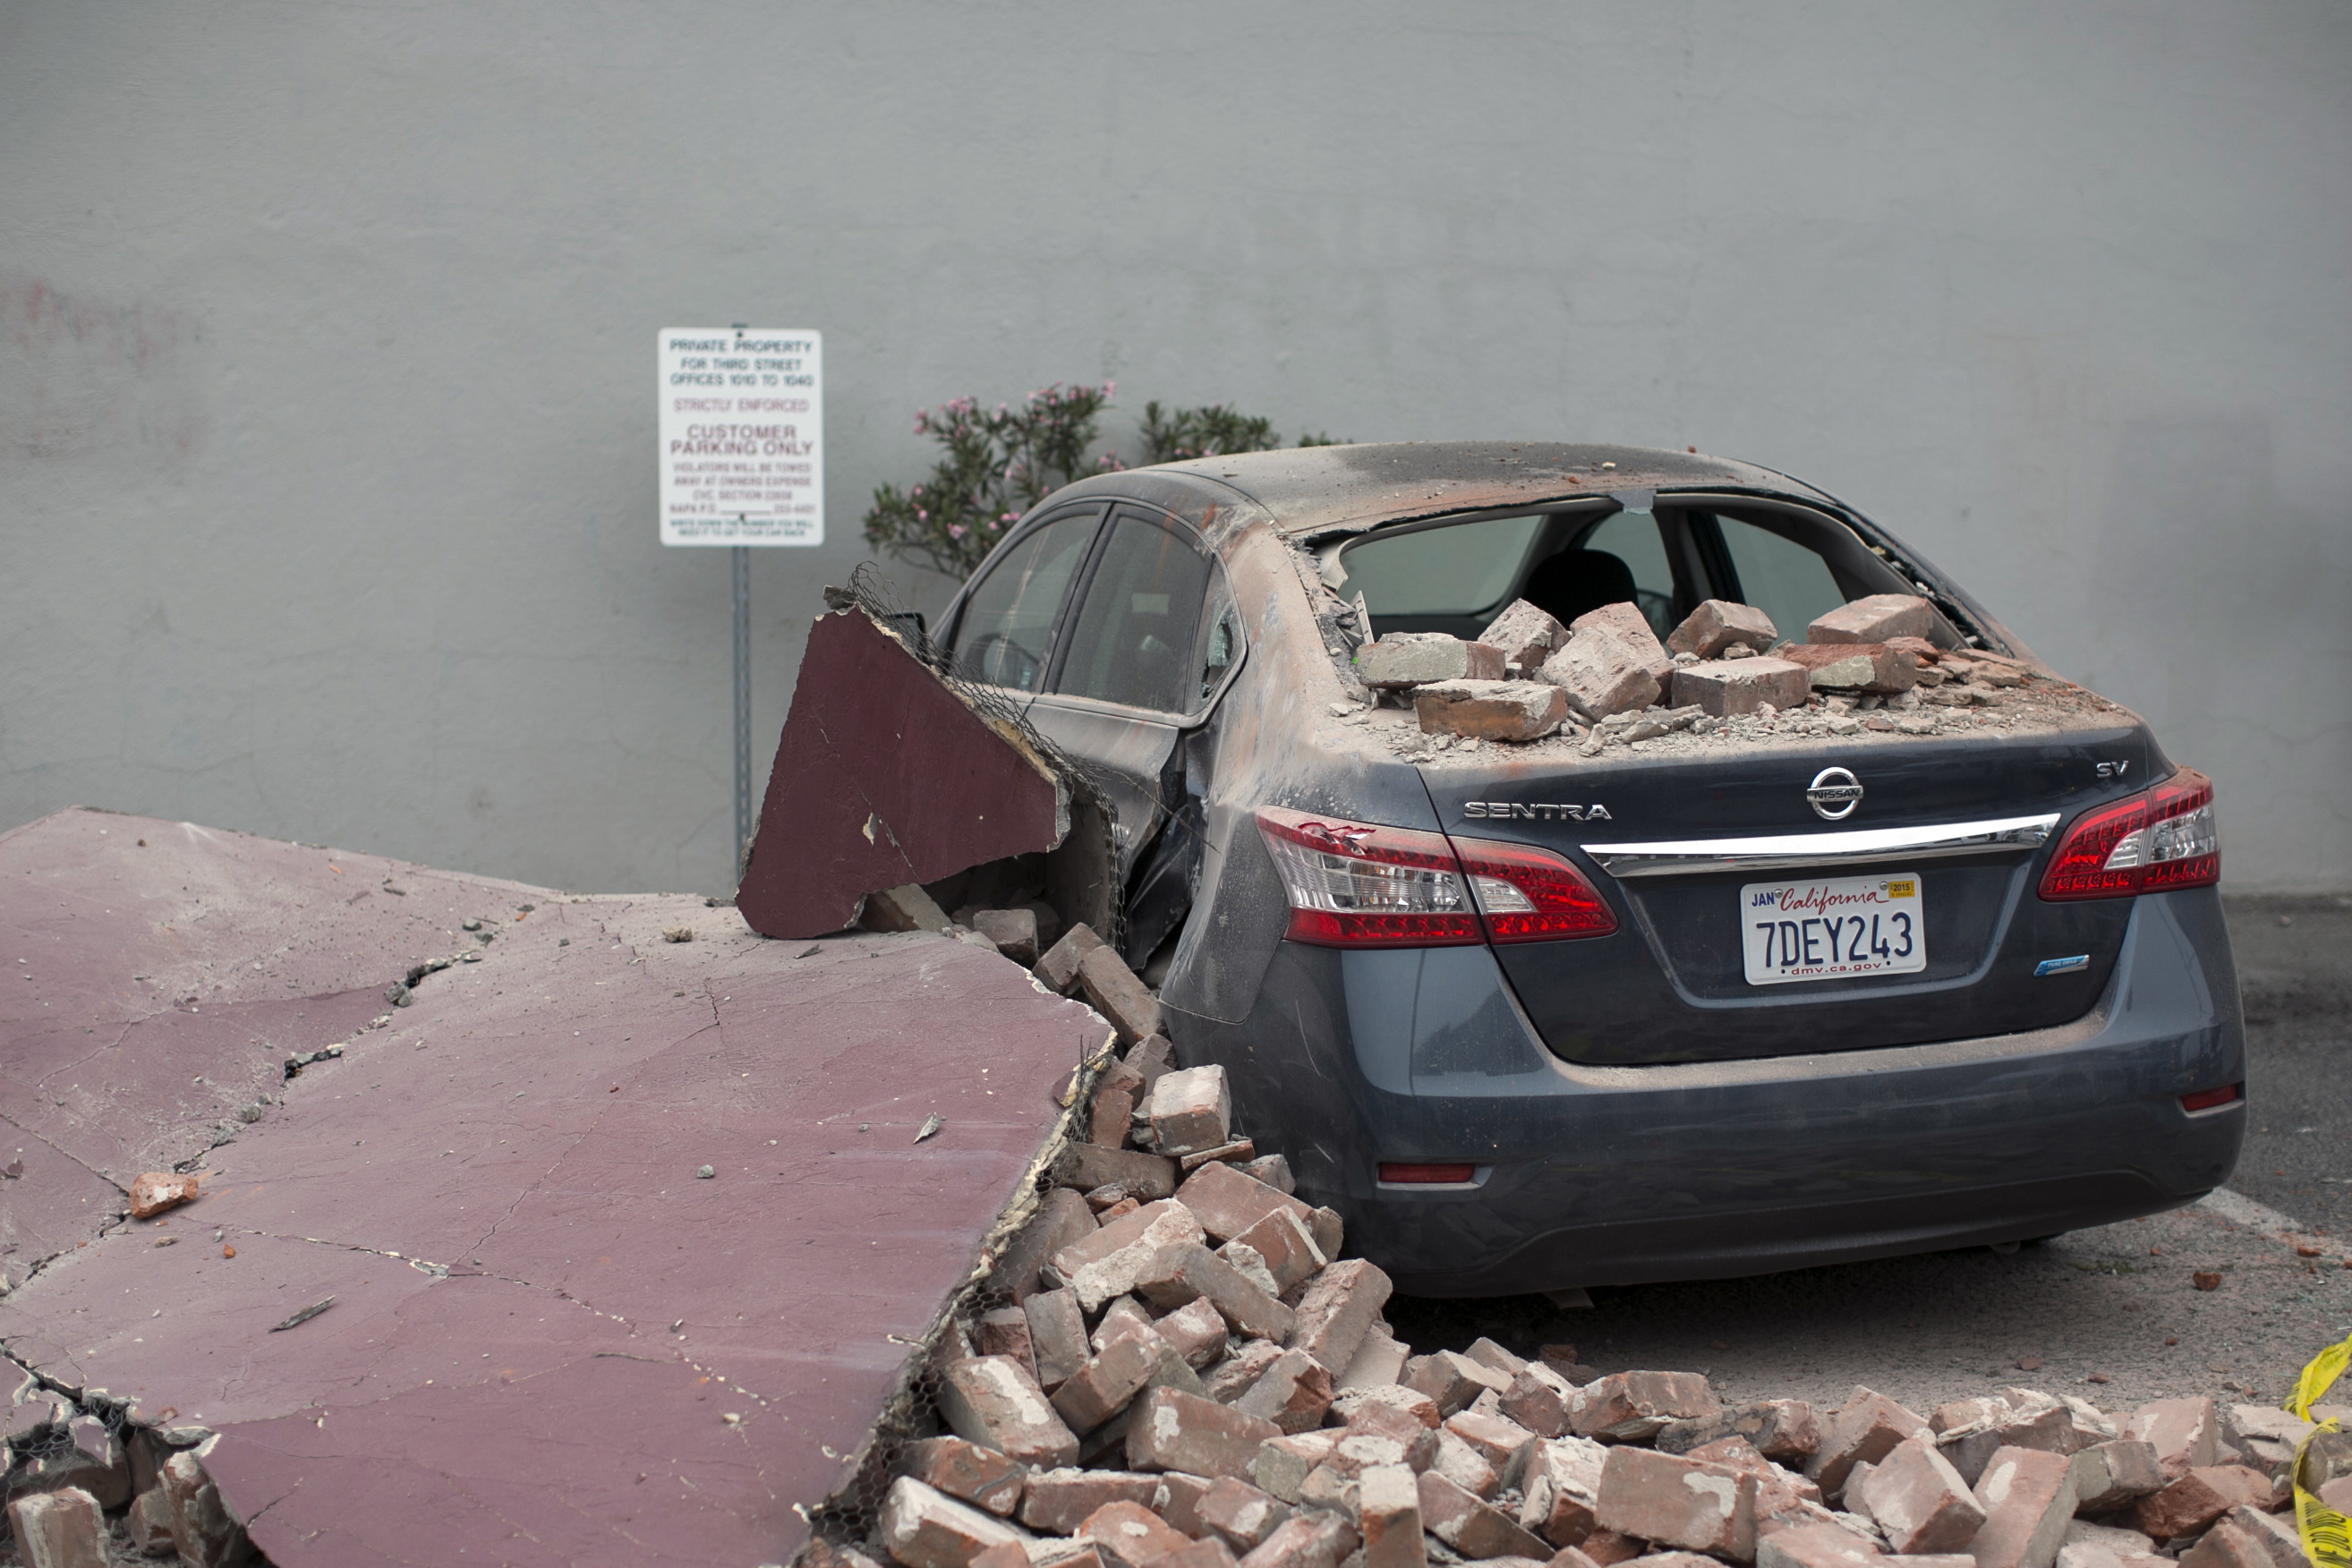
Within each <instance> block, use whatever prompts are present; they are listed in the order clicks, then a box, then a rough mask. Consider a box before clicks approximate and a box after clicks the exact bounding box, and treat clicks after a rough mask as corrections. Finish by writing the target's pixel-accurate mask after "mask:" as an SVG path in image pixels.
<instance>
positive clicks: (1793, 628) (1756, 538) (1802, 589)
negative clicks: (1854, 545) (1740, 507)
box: [1715, 517, 1849, 653]
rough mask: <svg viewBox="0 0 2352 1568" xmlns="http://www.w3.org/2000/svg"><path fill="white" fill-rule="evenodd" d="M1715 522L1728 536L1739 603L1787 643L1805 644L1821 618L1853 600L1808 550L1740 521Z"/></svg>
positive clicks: (1727, 549) (1725, 541)
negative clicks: (1763, 618)
mask: <svg viewBox="0 0 2352 1568" xmlns="http://www.w3.org/2000/svg"><path fill="white" fill-rule="evenodd" d="M1715 521H1716V526H1717V528H1719V529H1721V530H1722V531H1723V550H1724V553H1725V554H1726V555H1727V556H1729V557H1730V560H1731V569H1732V571H1733V572H1734V573H1736V574H1738V578H1739V584H1738V588H1739V598H1740V600H1741V601H1742V602H1743V603H1745V604H1749V605H1755V606H1756V607H1757V608H1758V609H1759V610H1761V611H1763V612H1764V613H1765V614H1766V615H1768V616H1771V617H1772V625H1773V626H1776V627H1778V628H1779V630H1780V635H1781V636H1782V637H1790V638H1793V639H1796V640H1799V641H1801V640H1802V639H1803V637H1804V635H1805V628H1806V627H1807V626H1811V624H1812V623H1813V621H1814V619H1815V618H1816V617H1818V616H1825V615H1827V614H1829V613H1830V612H1831V611H1832V610H1834V609H1836V608H1837V607H1838V606H1839V605H1843V604H1844V603H1845V602H1846V599H1847V598H1848V597H1849V595H1847V594H1845V593H1844V592H1843V590H1841V589H1840V588H1839V587H1838V583H1837V579H1836V578H1835V577H1834V576H1832V574H1831V573H1830V566H1829V563H1828V562H1826V561H1824V560H1822V558H1821V556H1820V555H1819V554H1817V553H1815V552H1813V551H1811V550H1809V549H1807V548H1806V547H1805V546H1804V545H1801V544H1799V543H1797V542H1795V541H1794V540H1790V539H1784V538H1782V537H1781V536H1780V535H1779V534H1777V533H1774V532H1772V531H1770V530H1769V529H1764V528H1759V527H1758V526H1757V525H1756V524H1754V523H1752V522H1743V521H1740V520H1739V519H1738V518H1736V517H1718V518H1717V519H1716V520H1715ZM1756 651H1757V652H1759V653H1761V652H1763V651H1764V650H1763V649H1761V648H1759V649H1757V650H1756Z"/></svg>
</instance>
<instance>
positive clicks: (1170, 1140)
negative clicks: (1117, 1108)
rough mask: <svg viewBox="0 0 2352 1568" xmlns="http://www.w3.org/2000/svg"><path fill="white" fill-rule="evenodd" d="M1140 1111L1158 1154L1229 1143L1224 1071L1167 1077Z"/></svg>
mask: <svg viewBox="0 0 2352 1568" xmlns="http://www.w3.org/2000/svg"><path fill="white" fill-rule="evenodd" d="M1138 984H1140V982H1139V983H1138ZM1152 1005H1153V1006H1155V1007H1156V1006H1158V1005H1159V1004H1158V1003H1156V1002H1155V1003H1153V1004H1152ZM1143 1111H1144V1114H1145V1115H1146V1116H1148V1117H1149V1118H1150V1121H1151V1138H1152V1142H1153V1145H1154V1146H1155V1147H1156V1148H1158V1150H1159V1151H1160V1152H1161V1153H1162V1154H1196V1153H1198V1152H1201V1151H1202V1150H1203V1149H1214V1148H1217V1147H1218V1146H1220V1145H1221V1144H1223V1143H1224V1142H1227V1141H1228V1140H1229V1138H1230V1136H1231V1133H1230V1129H1231V1127H1232V1125H1233V1120H1234V1097H1233V1091H1232V1089H1230V1088H1229V1087H1228V1086H1227V1085H1226V1082H1225V1069H1224V1068H1222V1067H1215V1066H1210V1067H1198V1068H1185V1069H1184V1070H1183V1071H1181V1072H1171V1073H1169V1074H1167V1075H1166V1076H1165V1077H1163V1078H1162V1079H1160V1081H1159V1082H1158V1083H1156V1084H1154V1085H1152V1086H1151V1098H1150V1100H1146V1101H1145V1102H1144V1106H1143Z"/></svg>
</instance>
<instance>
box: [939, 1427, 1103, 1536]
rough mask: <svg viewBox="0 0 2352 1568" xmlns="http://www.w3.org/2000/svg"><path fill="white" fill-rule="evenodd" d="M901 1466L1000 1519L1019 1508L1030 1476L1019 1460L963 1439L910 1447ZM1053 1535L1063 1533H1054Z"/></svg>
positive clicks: (942, 1438)
mask: <svg viewBox="0 0 2352 1568" xmlns="http://www.w3.org/2000/svg"><path fill="white" fill-rule="evenodd" d="M904 1464H905V1469H906V1473H907V1474H908V1475H910V1476H912V1477H914V1478H915V1479H917V1480H919V1481H920V1482H922V1483H923V1484H924V1485H925V1486H928V1487H930V1488H932V1489H934V1490H937V1491H941V1492H945V1493H946V1494H947V1495H948V1496H950V1497H951V1498H961V1499H962V1500H964V1501H966V1502H969V1503H977V1504H979V1505H980V1506H981V1507H982V1508H984V1509H986V1510H988V1511H989V1512H991V1513H992V1514H995V1515H997V1516H998V1517H999V1518H1010V1517H1011V1516H1012V1513H1013V1509H1014V1507H1015V1506H1017V1505H1018V1504H1020V1502H1021V1500H1022V1483H1023V1482H1024V1479H1026V1478H1027V1477H1028V1474H1029V1467H1028V1466H1026V1465H1024V1464H1023V1463H1021V1462H1020V1461H1019V1460H1018V1459H1014V1458H1011V1457H1010V1456H1008V1455H1004V1454H1000V1453H998V1452H997V1451H996V1450H995V1449H993V1448H983V1447H981V1446H980V1445H979V1444H977V1443H974V1442H971V1440H969V1439H968V1438H963V1437H925V1438H923V1439H922V1440H920V1441H919V1442H915V1443H909V1444H908V1445H907V1450H906V1455H905V1458H904ZM1057 1473H1059V1472H1057ZM1024 1522H1034V1521H1024ZM1065 1533H1066V1531H1062V1530H1058V1529H1057V1530H1056V1531H1055V1534H1057V1535H1059V1534H1065Z"/></svg>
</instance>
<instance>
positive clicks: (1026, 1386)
mask: <svg viewBox="0 0 2352 1568" xmlns="http://www.w3.org/2000/svg"><path fill="white" fill-rule="evenodd" d="M939 1405H940V1419H942V1420H944V1421H945V1422H946V1423H947V1426H948V1429H949V1430H950V1431H951V1432H953V1433H954V1434H955V1435H956V1436H959V1437H962V1438H965V1439H967V1440H969V1441H971V1442H974V1443H977V1444H979V1445H980V1446H981V1447H984V1448H993V1449H995V1450H996V1451H997V1452H998V1453H1001V1454H1004V1455H1008V1456H1010V1457H1011V1458H1015V1459H1018V1460H1020V1461H1021V1462H1022V1463H1023V1464H1024V1465H1035V1466H1037V1467H1039V1468H1043V1469H1051V1468H1054V1467H1055V1466H1057V1465H1067V1464H1069V1463H1071V1462H1073V1461H1074V1460H1076V1458H1077V1457H1078V1440H1077V1437H1076V1435H1075V1434H1073V1433H1072V1432H1071V1431H1070V1429H1069V1427H1067V1426H1065V1425H1063V1422H1062V1418H1061V1416H1060V1415H1056V1414H1055V1408H1054V1406H1053V1405H1050V1404H1048V1403H1046V1399H1045V1391H1044V1390H1043V1389H1041V1388H1039V1387H1038V1386H1037V1385H1036V1384H1034V1383H1033V1382H1031V1381H1030V1378H1029V1374H1028V1373H1027V1372H1025V1371H1024V1370H1023V1369H1022V1366H1021V1363H1018V1362H1016V1361H1013V1360H1012V1359H1010V1358H1009V1357H1005V1356H973V1357H969V1358H966V1359H963V1360H959V1361H951V1362H950V1363H948V1364H947V1365H946V1366H945V1367H944V1368H943V1369H942V1370H941V1371H940V1386H939ZM165 1468H166V1469H167V1470H168V1469H169V1468H170V1467H169V1466H166V1467H165Z"/></svg>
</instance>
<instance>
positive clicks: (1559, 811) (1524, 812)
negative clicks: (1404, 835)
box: [1462, 800, 1617, 822]
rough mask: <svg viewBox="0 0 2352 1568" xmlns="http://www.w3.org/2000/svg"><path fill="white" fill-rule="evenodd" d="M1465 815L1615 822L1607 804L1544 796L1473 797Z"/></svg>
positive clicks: (1489, 817) (1463, 808)
mask: <svg viewBox="0 0 2352 1568" xmlns="http://www.w3.org/2000/svg"><path fill="white" fill-rule="evenodd" d="M1462 815H1463V816H1466V817H1470V818H1472V819H1474V820H1476V819H1479V818H1485V819H1486V820H1488V821H1494V822H1500V821H1503V820H1505V819H1507V818H1509V817H1520V818H1523V819H1526V820H1528V821H1533V822H1614V821H1615V820H1617V819H1616V818H1615V817H1613V816H1610V815H1609V808H1608V807H1607V806H1605V805H1561V804H1559V803H1557V802H1553V801H1540V800H1473V801H1466V802H1465V803H1464V804H1463V806H1462Z"/></svg>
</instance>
